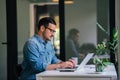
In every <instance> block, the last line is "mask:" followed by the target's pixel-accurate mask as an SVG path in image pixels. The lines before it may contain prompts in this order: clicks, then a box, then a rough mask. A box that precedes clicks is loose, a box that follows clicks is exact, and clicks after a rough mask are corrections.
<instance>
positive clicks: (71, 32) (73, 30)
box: [68, 28, 79, 38]
mask: <svg viewBox="0 0 120 80" xmlns="http://www.w3.org/2000/svg"><path fill="white" fill-rule="evenodd" d="M77 33H79V30H78V29H75V28H72V29H70V30H69V32H68V38H72V37H73V36H75V35H76V34H77Z"/></svg>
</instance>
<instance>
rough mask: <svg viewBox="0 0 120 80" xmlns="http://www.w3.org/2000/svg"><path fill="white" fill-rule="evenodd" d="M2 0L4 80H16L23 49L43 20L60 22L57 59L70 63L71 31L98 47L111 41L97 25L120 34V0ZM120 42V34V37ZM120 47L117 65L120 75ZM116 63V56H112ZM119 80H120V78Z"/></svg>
mask: <svg viewBox="0 0 120 80" xmlns="http://www.w3.org/2000/svg"><path fill="white" fill-rule="evenodd" d="M53 1H54V0H13V1H10V0H0V18H1V19H0V32H1V34H0V80H16V79H17V77H16V69H17V68H16V67H17V64H20V63H21V62H22V59H23V55H22V49H23V46H24V43H25V41H26V40H27V39H29V38H30V37H32V36H33V35H34V34H35V32H36V28H35V27H36V26H37V22H38V20H39V19H40V18H42V17H45V16H50V17H52V18H54V19H55V21H56V22H57V29H56V30H57V32H56V35H55V37H54V38H53V39H52V43H53V45H54V46H55V47H56V56H57V57H58V58H60V59H62V60H66V53H65V39H66V36H67V34H68V31H69V29H71V28H77V29H78V30H79V31H80V45H83V44H84V43H92V44H93V45H95V46H96V45H97V44H98V43H99V42H101V41H103V40H104V39H109V40H111V39H112V37H111V36H108V35H107V34H105V33H104V32H102V30H101V29H100V28H99V27H98V26H97V24H96V23H99V24H101V25H102V26H103V28H104V29H105V30H107V31H108V32H109V34H111V30H112V29H113V28H114V27H116V28H117V30H118V34H120V29H119V27H120V18H119V17H120V1H119V0H70V1H72V2H71V3H67V2H66V1H69V0H60V1H58V2H57V1H55V2H53ZM118 38H119V40H120V35H118ZM118 43H119V42H118ZM119 46H120V44H118V54H117V60H118V64H117V66H116V70H117V73H118V74H120V60H119V59H120V58H119V57H120V49H119ZM110 60H111V61H112V62H113V63H114V60H115V55H113V54H112V55H110ZM118 78H119V75H118ZM118 80H119V79H118Z"/></svg>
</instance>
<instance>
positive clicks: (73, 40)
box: [66, 28, 84, 59]
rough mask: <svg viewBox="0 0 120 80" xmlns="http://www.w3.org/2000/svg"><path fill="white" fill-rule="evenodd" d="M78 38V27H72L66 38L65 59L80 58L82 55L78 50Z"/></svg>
mask: <svg viewBox="0 0 120 80" xmlns="http://www.w3.org/2000/svg"><path fill="white" fill-rule="evenodd" d="M79 38H80V32H79V30H78V29H75V28H72V29H70V30H69V33H68V36H67V39H66V57H67V59H69V58H71V57H78V58H82V57H83V56H84V55H83V54H81V53H80V52H79V47H80V45H79Z"/></svg>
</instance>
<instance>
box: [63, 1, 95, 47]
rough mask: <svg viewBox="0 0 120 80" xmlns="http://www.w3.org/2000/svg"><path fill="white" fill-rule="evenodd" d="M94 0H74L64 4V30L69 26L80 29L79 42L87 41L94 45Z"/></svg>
mask: <svg viewBox="0 0 120 80" xmlns="http://www.w3.org/2000/svg"><path fill="white" fill-rule="evenodd" d="M96 13H97V12H96V0H74V4H72V5H71V4H69V5H65V29H66V30H65V31H66V35H67V33H68V30H69V29H70V28H73V27H74V28H77V29H78V30H79V31H80V44H83V43H86V42H89V43H93V44H95V45H96V41H97V32H96Z"/></svg>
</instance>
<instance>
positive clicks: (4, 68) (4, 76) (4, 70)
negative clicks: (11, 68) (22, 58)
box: [0, 0, 7, 80]
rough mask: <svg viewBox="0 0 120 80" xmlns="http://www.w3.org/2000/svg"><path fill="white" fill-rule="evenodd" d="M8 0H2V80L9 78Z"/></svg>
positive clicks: (0, 59) (0, 11)
mask: <svg viewBox="0 0 120 80" xmlns="http://www.w3.org/2000/svg"><path fill="white" fill-rule="evenodd" d="M6 26H7V24H6V0H0V80H7V45H3V44H2V42H7V37H6V36H7V35H6V34H7V33H6Z"/></svg>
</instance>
